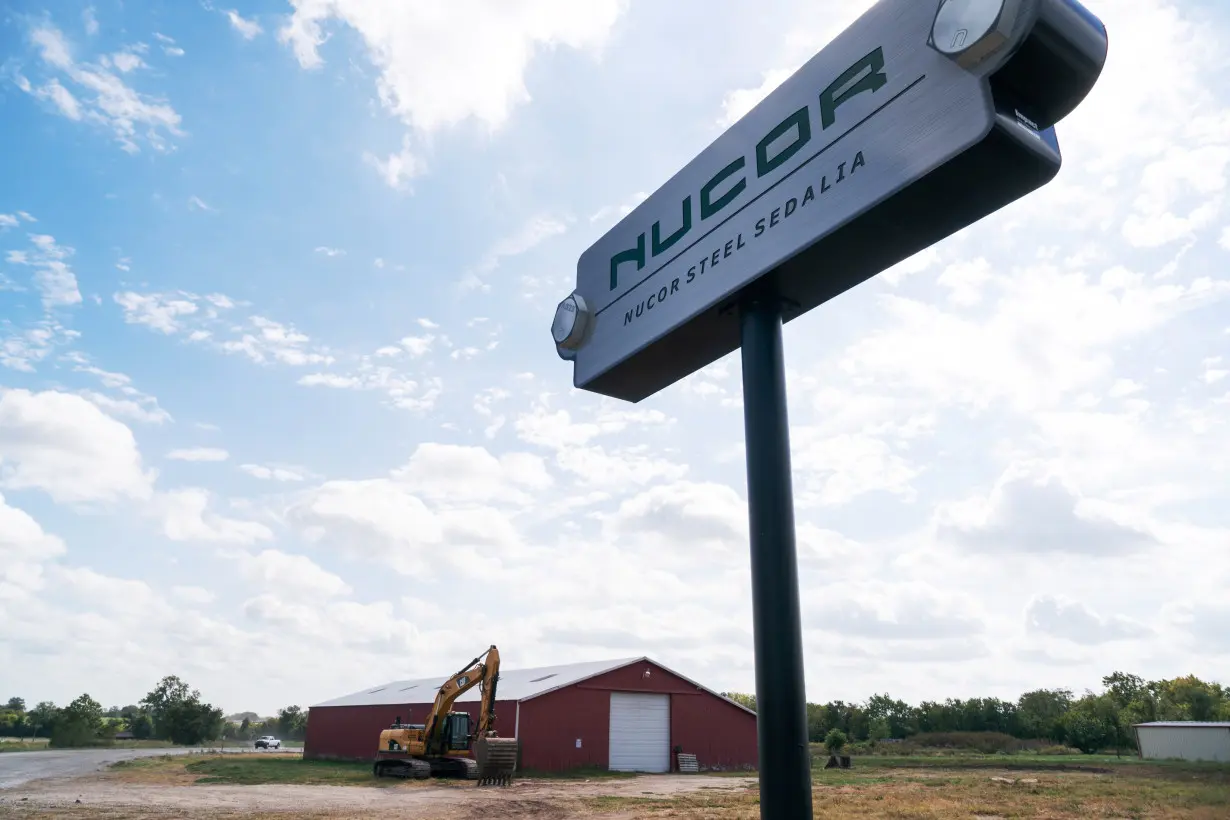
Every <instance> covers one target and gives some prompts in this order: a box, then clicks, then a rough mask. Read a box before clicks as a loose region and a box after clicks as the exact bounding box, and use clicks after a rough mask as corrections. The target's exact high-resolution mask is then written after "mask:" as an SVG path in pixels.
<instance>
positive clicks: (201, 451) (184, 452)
mask: <svg viewBox="0 0 1230 820" xmlns="http://www.w3.org/2000/svg"><path fill="white" fill-rule="evenodd" d="M230 457H231V455H230V453H228V452H227V451H226V450H221V449H219V448H217V447H187V448H183V449H179V450H172V451H171V452H169V453H167V458H169V459H170V460H172V461H226V460H227V459H228V458H230Z"/></svg>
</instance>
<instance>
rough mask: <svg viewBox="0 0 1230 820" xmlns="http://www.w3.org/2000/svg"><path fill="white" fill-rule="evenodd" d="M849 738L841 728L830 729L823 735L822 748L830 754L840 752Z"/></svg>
mask: <svg viewBox="0 0 1230 820" xmlns="http://www.w3.org/2000/svg"><path fill="white" fill-rule="evenodd" d="M848 741H849V738H848V737H846V733H845V732H843V731H842V730H841V729H830V730H829V733H828V734H827V735H825V736H824V749H825V751H827V752H828V753H829V754H830V755H838V754H841V750H842V749H844V748H845V747H846V743H847V742H848Z"/></svg>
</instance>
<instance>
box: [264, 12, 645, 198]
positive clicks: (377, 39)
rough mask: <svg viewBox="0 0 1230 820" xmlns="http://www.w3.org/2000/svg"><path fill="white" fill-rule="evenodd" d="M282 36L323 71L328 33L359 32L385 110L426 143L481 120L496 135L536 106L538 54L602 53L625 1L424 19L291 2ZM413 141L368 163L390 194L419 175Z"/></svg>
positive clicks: (303, 61) (302, 60)
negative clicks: (532, 102)
mask: <svg viewBox="0 0 1230 820" xmlns="http://www.w3.org/2000/svg"><path fill="white" fill-rule="evenodd" d="M291 5H292V6H293V7H294V11H293V13H292V14H291V15H290V17H289V18H288V19H287V20H286V23H285V24H284V25H283V26H282V27H281V28H280V29H279V31H278V39H279V41H280V42H282V43H284V44H286V45H288V46H289V47H290V48H291V49H292V50H293V52H294V55H295V57H296V59H297V60H298V61H299V64H300V65H301V66H302V67H303V68H305V69H312V68H317V67H319V66H320V65H321V64H322V63H323V62H324V58H323V57H322V55H321V49H322V46H324V45H325V43H326V41H327V40H328V39H329V36H330V35H329V34H327V33H326V28H327V27H328V26H329V25H330V24H336V25H345V26H349V27H350V28H352V29H353V30H354V31H355V32H356V33H357V34H358V35H359V36H360V37H361V38H362V42H363V43H364V45H365V47H366V49H367V54H368V57H369V59H370V60H371V61H372V63H374V64H375V66H376V68H377V70H378V71H379V72H380V77H379V80H378V82H377V92H378V93H379V97H380V102H381V105H382V106H383V107H384V108H385V110H387V111H388V112H390V113H391V114H393V115H394V116H396V117H398V118H399V119H401V120H402V121H403V122H404V123H405V124H406V125H407V126H408V127H409V128H410V129H411V130H412V131H413V132H415V133H416V134H417V135H418V136H419V137H420V138H423V137H429V136H430V135H432V134H434V133H435V132H437V131H439V130H441V129H443V128H447V127H450V126H454V125H457V124H458V123H461V122H463V121H466V120H470V119H473V120H475V121H477V122H479V123H481V124H482V125H484V126H486V127H487V128H489V129H493V130H494V129H498V128H499V127H501V126H502V125H503V124H504V123H505V122H506V121H507V119H508V117H509V115H510V114H511V112H512V110H513V108H514V107H516V106H518V105H522V104H524V103H526V102H528V101H529V99H530V94H529V91H528V89H527V88H526V86H525V72H526V69H527V67H528V65H529V63H530V60H531V58H532V56H533V55H534V53H535V52H536V51H539V50H541V49H543V48H549V47H553V46H554V47H558V46H566V47H569V48H572V49H578V50H593V49H597V48H601V47H602V46H603V45H604V44H605V42H606V40H607V38H608V36H609V33H610V30H611V28H612V26H614V24H615V22H616V20H617V19H618V18H619V17H620V15H621V14H622V13H623V12H624V10H625V9H626V7H627V0H593V2H587V3H582V4H576V3H572V2H569V1H568V0H514V2H507V3H483V2H479V1H478V0H466V2H463V3H461V4H460V5H451V6H449V7H447V9H443V8H442V9H438V10H433V11H431V12H425V11H424V10H423V9H421V8H419V7H418V6H416V5H415V4H413V3H409V4H408V3H403V2H399V0H376V2H356V0H330V2H327V3H319V2H315V0H292V3H291ZM413 150H414V149H413V148H412V145H411V142H410V140H409V138H407V140H406V141H405V142H404V143H403V145H402V149H401V151H400V152H399V153H395V154H393V155H392V156H390V157H389V158H388V159H387V160H383V161H381V160H377V159H375V158H374V157H371V158H370V161H372V162H373V164H376V165H377V166H378V167H379V168H380V169H381V173H382V175H383V176H384V177H385V179H386V180H387V181H389V183H390V184H393V185H400V184H402V183H403V182H404V181H405V180H406V179H408V178H410V177H413V176H415V175H416V174H417V173H419V172H420V171H421V168H422V160H421V159H420V158H418V157H417V156H415V154H414V153H413Z"/></svg>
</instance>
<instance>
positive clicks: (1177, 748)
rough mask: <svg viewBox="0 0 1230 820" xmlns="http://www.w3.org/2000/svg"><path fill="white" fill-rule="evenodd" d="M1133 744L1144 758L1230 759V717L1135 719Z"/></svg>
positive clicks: (1224, 760)
mask: <svg viewBox="0 0 1230 820" xmlns="http://www.w3.org/2000/svg"><path fill="white" fill-rule="evenodd" d="M1132 728H1134V729H1135V730H1136V747H1137V748H1138V749H1139V750H1140V756H1141V757H1142V758H1144V759H1146V760H1214V761H1220V762H1222V763H1230V721H1221V722H1215V723H1213V722H1202V721H1197V720H1159V721H1155V722H1153V723H1137V724H1136V725H1135V726H1133V727H1132Z"/></svg>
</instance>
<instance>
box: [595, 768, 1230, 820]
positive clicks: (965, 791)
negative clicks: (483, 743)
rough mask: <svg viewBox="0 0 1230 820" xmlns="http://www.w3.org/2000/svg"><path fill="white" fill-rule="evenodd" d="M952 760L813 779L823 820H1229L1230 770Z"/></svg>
mask: <svg viewBox="0 0 1230 820" xmlns="http://www.w3.org/2000/svg"><path fill="white" fill-rule="evenodd" d="M1128 760H1130V759H1127V758H1125V759H1116V758H1115V757H1114V756H1110V757H1107V758H1101V759H1098V760H1088V759H1081V760H1077V761H1074V760H1072V759H1071V758H1070V757H1066V756H1064V757H1063V758H1062V759H1060V760H1047V759H1045V758H1042V759H1035V760H1033V761H1027V760H1010V761H1004V760H1003V759H1002V758H1001V759H1000V760H998V761H996V760H987V759H981V758H961V757H949V758H945V759H938V760H931V759H918V758H872V759H868V760H855V761H854V765H855V768H852V769H848V770H839V769H829V770H827V771H826V770H814V771H813V773H812V785H813V815H814V816H815V817H817V818H832V820H837V818H842V819H843V820H846V819H848V818H866V820H871V818H903V819H904V818H918V819H919V820H922V819H923V818H936V819H937V820H938V819H939V818H974V819H975V820H1008V818H1038V819H1039V820H1041V818H1047V820H1078V819H1079V820H1084V819H1085V818H1107V819H1108V820H1109V818H1115V820H1126V819H1127V818H1161V819H1162V820H1225V818H1228V817H1230V766H1224V765H1223V766H1216V765H1182V764H1161V765H1159V764H1157V763H1141V762H1139V761H1133V762H1128ZM583 802H584V803H585V804H586V805H587V807H588V808H589V809H590V810H591V811H595V812H600V811H606V812H612V813H615V812H622V811H628V812H632V813H634V814H635V815H636V816H638V817H641V816H644V817H653V816H671V817H685V818H702V817H703V818H721V820H756V818H759V805H760V800H759V796H758V795H757V794H756V793H755V792H747V793H720V792H705V791H701V792H697V793H692V794H683V795H678V796H672V797H666V798H654V797H646V798H639V797H590V798H586V799H584V801H583Z"/></svg>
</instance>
